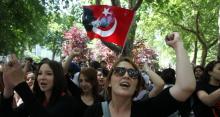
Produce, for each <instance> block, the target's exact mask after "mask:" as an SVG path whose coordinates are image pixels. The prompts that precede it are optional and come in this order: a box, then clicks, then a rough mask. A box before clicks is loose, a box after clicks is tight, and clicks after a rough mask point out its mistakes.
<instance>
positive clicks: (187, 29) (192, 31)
mask: <svg viewBox="0 0 220 117" xmlns="http://www.w3.org/2000/svg"><path fill="white" fill-rule="evenodd" d="M173 24H174V25H176V26H179V27H180V28H181V29H183V30H185V31H188V32H191V33H193V34H196V31H195V30H193V29H190V28H187V27H185V26H183V25H181V24H177V23H173Z"/></svg>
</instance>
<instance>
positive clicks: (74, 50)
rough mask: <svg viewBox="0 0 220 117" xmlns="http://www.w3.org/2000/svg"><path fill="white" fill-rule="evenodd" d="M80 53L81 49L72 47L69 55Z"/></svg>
mask: <svg viewBox="0 0 220 117" xmlns="http://www.w3.org/2000/svg"><path fill="white" fill-rule="evenodd" d="M81 53H82V49H80V48H74V49H73V50H72V51H71V53H70V55H72V56H79V55H80V54H81Z"/></svg>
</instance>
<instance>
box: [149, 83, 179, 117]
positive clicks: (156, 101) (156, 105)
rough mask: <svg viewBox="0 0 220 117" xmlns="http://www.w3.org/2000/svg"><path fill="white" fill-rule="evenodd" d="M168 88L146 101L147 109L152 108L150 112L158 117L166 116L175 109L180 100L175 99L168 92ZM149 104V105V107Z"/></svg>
mask: <svg viewBox="0 0 220 117" xmlns="http://www.w3.org/2000/svg"><path fill="white" fill-rule="evenodd" d="M169 89H170V87H169V88H166V89H165V90H163V91H162V92H161V93H160V94H159V95H158V96H156V97H153V98H150V99H149V100H148V101H149V102H148V103H147V105H145V106H148V108H149V109H152V111H150V112H152V114H153V115H154V116H155V117H156V116H160V117H166V116H169V115H170V114H172V113H174V112H176V111H177V109H178V108H179V106H180V105H181V102H179V101H177V100H176V99H174V98H173V96H172V95H171V94H170V91H169ZM149 106H150V107H149Z"/></svg>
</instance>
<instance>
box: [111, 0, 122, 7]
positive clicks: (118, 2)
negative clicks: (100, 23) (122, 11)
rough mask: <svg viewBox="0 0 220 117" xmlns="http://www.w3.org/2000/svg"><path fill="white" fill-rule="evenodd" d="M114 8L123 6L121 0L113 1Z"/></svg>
mask: <svg viewBox="0 0 220 117" xmlns="http://www.w3.org/2000/svg"><path fill="white" fill-rule="evenodd" d="M111 3H112V6H121V3H120V0H111Z"/></svg>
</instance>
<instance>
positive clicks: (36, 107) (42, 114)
mask: <svg viewBox="0 0 220 117" xmlns="http://www.w3.org/2000/svg"><path fill="white" fill-rule="evenodd" d="M15 91H16V92H17V93H18V94H19V96H20V97H21V98H22V100H23V102H24V103H23V104H22V105H20V106H19V107H17V108H15V109H12V106H11V104H12V100H13V97H10V98H9V99H3V100H2V103H1V104H0V115H1V116H2V115H4V116H2V117H78V113H77V105H78V104H77V103H76V100H75V99H74V98H73V97H72V96H68V95H62V96H60V98H58V99H57V101H56V103H55V104H53V105H47V106H46V107H44V106H43V105H42V104H41V103H39V102H38V100H37V99H36V98H35V97H34V95H33V94H32V92H31V90H30V88H29V86H28V85H27V83H26V82H22V83H20V84H18V85H17V86H16V87H15ZM1 110H2V111H1Z"/></svg>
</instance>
